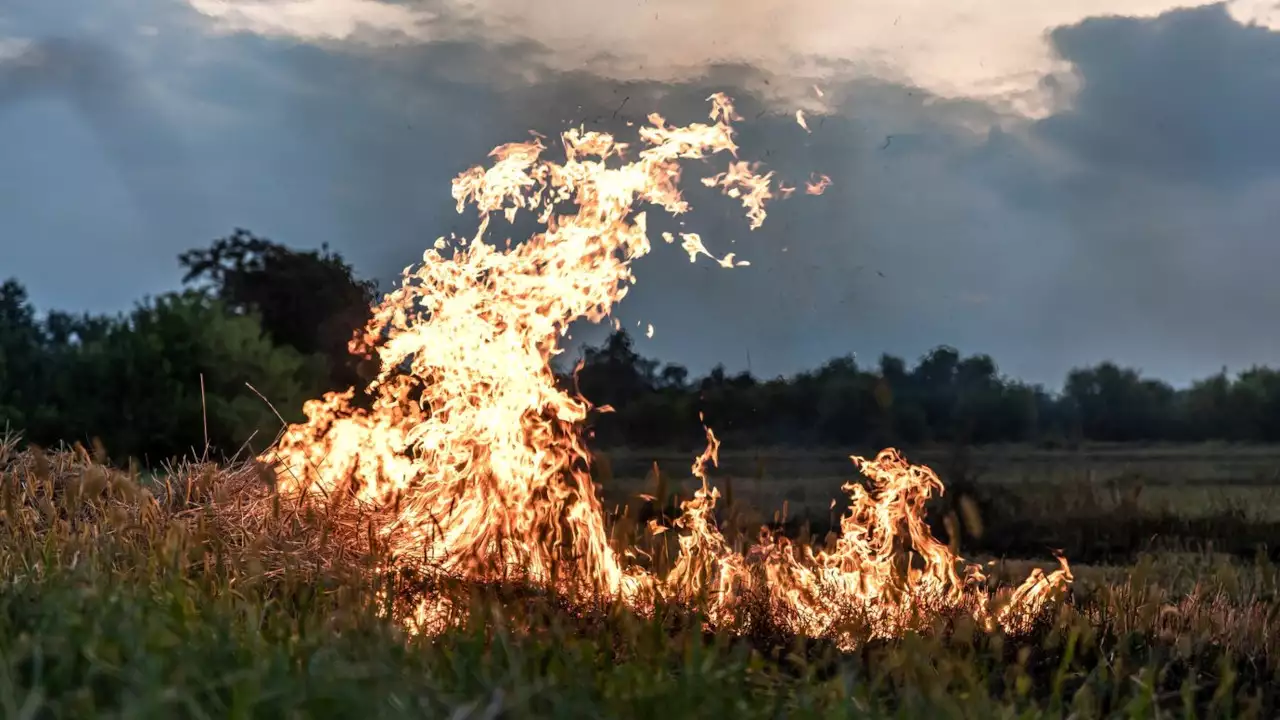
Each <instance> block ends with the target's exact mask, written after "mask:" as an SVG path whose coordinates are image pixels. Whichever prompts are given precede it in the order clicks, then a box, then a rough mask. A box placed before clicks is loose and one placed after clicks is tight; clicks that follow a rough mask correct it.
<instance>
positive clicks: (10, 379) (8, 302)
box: [0, 280, 49, 433]
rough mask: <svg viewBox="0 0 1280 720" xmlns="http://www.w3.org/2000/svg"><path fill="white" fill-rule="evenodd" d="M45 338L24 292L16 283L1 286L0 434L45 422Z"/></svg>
mask: <svg viewBox="0 0 1280 720" xmlns="http://www.w3.org/2000/svg"><path fill="white" fill-rule="evenodd" d="M45 345H46V341H45V336H44V333H43V331H42V328H41V326H40V323H39V322H38V321H37V320H36V314H35V309H34V308H33V307H32V306H31V303H30V301H29V300H28V298H27V290H26V288H25V287H23V286H22V284H21V283H19V282H18V281H17V280H6V281H5V282H4V283H3V284H0V433H2V432H4V430H5V428H6V427H8V428H13V429H18V430H24V431H28V432H29V431H30V430H29V429H30V428H32V426H33V425H36V424H40V423H43V422H45V421H47V419H48V414H49V410H48V408H47V406H46V404H45V403H46V398H45V393H46V389H47V388H46V385H45V383H46V380H47V378H46V373H47V370H48V367H47V365H46V363H45V362H44V360H45Z"/></svg>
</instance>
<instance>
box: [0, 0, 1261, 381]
mask: <svg viewBox="0 0 1280 720" xmlns="http://www.w3.org/2000/svg"><path fill="white" fill-rule="evenodd" d="M815 85H816V86H818V87H819V88H821V89H822V91H823V94H822V97H819V96H818V95H817V93H815V92H814V90H813V87H814V86H815ZM714 91H724V92H726V93H728V94H729V95H730V96H732V97H733V98H735V100H737V102H738V105H739V107H740V112H741V113H742V114H743V115H744V117H746V121H744V122H742V123H740V124H739V128H738V129H739V132H740V136H741V145H742V147H743V154H744V156H746V157H753V158H756V159H761V160H763V161H765V162H766V163H767V164H768V165H769V166H770V167H772V168H776V169H777V170H778V171H779V172H780V173H782V174H784V175H786V176H788V177H791V178H797V179H803V178H805V177H807V176H808V175H809V173H810V172H820V173H825V174H827V175H829V176H830V177H831V178H832V180H833V185H832V187H831V189H830V190H828V192H827V194H826V195H824V196H822V197H820V198H811V197H798V198H793V199H792V200H789V201H787V202H784V203H778V204H775V205H774V206H772V207H771V209H770V216H769V219H768V221H766V223H765V225H764V227H763V228H761V229H759V230H756V231H750V230H749V229H748V228H747V224H746V222H745V220H744V219H743V218H742V217H741V213H740V212H738V211H735V207H734V205H733V204H732V203H728V202H726V201H724V200H723V199H719V200H716V199H711V200H710V201H709V202H706V203H703V204H700V205H696V206H695V208H694V211H693V213H692V214H691V215H690V216H689V218H688V223H689V226H690V227H691V228H692V229H696V230H697V231H699V232H701V233H702V235H703V237H704V239H705V241H706V243H707V245H708V247H709V248H710V249H711V250H712V252H715V253H716V254H717V255H722V254H724V253H725V252H728V251H732V252H735V253H736V256H737V257H738V258H740V259H745V260H748V261H750V262H751V266H750V267H745V268H735V269H733V270H725V269H722V268H719V267H717V266H715V265H714V264H712V263H697V264H692V265H691V264H690V263H689V262H688V257H687V255H685V254H684V253H682V252H681V251H680V250H679V248H678V247H677V248H672V247H668V246H666V245H664V244H662V243H658V244H657V246H656V247H655V251H654V253H653V254H652V255H651V256H649V257H646V258H644V259H642V260H641V261H640V262H639V263H638V265H637V268H636V274H637V278H638V284H637V287H636V288H635V289H634V290H633V291H632V292H631V293H630V294H629V296H628V297H627V299H626V300H625V301H624V302H623V304H622V306H621V307H620V308H619V310H618V317H619V318H620V319H621V320H622V321H623V322H624V323H626V324H627V325H629V326H635V324H636V323H642V324H646V325H647V324H649V323H652V324H653V326H654V328H655V334H654V336H653V337H652V338H646V337H644V333H642V332H638V333H636V335H637V338H636V343H637V348H638V350H639V351H640V352H641V353H642V354H644V355H646V356H650V357H655V358H659V359H661V360H663V361H671V362H679V363H682V364H685V365H687V366H688V367H689V368H690V369H691V370H692V371H693V372H694V373H696V374H700V373H703V372H706V371H707V370H708V369H709V368H710V367H711V366H713V365H714V364H716V363H723V364H724V365H725V366H726V367H727V368H728V369H730V370H735V371H736V370H739V369H747V368H749V369H751V370H752V372H753V373H755V374H756V375H759V376H765V377H769V376H773V375H777V374H790V373H794V372H797V371H800V370H804V369H808V368H813V367H816V366H817V365H819V364H821V363H822V362H824V361H825V360H827V359H829V358H832V357H835V356H840V355H845V354H850V353H852V354H855V355H856V357H857V358H858V359H859V361H860V362H862V363H865V364H874V363H875V362H876V359H877V358H878V356H879V355H880V354H881V353H885V352H888V353H893V354H896V355H899V356H903V357H906V358H908V359H915V358H917V357H919V356H920V355H922V354H923V353H925V352H927V351H928V350H929V349H930V348H932V347H934V346H937V345H941V344H947V345H951V346H954V347H956V348H958V349H959V350H960V351H961V352H963V353H966V354H968V353H979V352H982V353H988V354H990V355H992V356H993V357H994V358H995V359H996V361H997V363H998V364H999V366H1000V368H1001V371H1002V372H1004V373H1006V374H1008V375H1010V376H1014V377H1018V378H1022V379H1025V380H1030V381H1033V382H1041V383H1045V384H1047V385H1049V386H1050V387H1059V386H1060V385H1061V382H1062V379H1063V377H1064V376H1065V374H1066V373H1067V371H1068V370H1069V369H1070V368H1072V367H1075V366H1080V365H1086V364H1093V363H1096V362H1099V361H1102V360H1114V361H1116V362H1119V363H1121V364H1124V365H1129V366H1134V367H1138V368H1141V369H1142V370H1143V371H1144V373H1145V374H1147V375H1149V376H1153V377H1159V378H1162V379H1165V380H1168V381H1171V382H1173V383H1175V384H1179V385H1182V384H1185V383H1186V382H1188V381H1189V380H1191V379H1193V378H1197V377H1202V376H1205V375H1208V374H1211V373H1214V372H1217V371H1218V370H1220V369H1222V368H1223V367H1226V368H1228V370H1230V371H1239V370H1242V369H1245V368H1247V367H1249V366H1250V365H1253V364H1271V365H1280V332H1278V331H1277V330H1276V328H1277V326H1276V323H1275V318H1277V317H1280V283H1277V282H1276V281H1275V278H1274V268H1277V267H1280V244H1278V243H1277V242H1275V241H1274V240H1273V238H1272V235H1273V228H1277V227H1280V222H1278V221H1280V133H1278V132H1277V131H1276V129H1275V128H1277V127H1280V3H1273V2H1262V1H1260V0H1249V1H1241V2H1228V3H1225V4H1209V3H1181V4H1178V3H1175V2H1172V1H1171V0H1116V1H1113V2H1102V0H1079V1H1077V2H1069V1H1068V0H1020V2H1017V3H1012V2H1010V3H993V2H977V1H976V0H946V1H943V0H863V1H861V2H849V1H848V0H812V1H811V2H805V3H796V2H791V1H790V0H701V1H699V2H691V1H690V0H617V1H615V2H611V1H608V0H544V1H543V2H540V3H530V2H520V1H518V0H465V1H463V0H41V2H29V3H20V2H16V0H7V1H0V278H3V277H16V278H18V279H19V280H21V281H22V282H23V283H24V284H25V285H26V286H27V288H28V289H29V291H30V294H31V297H32V300H33V302H34V303H35V304H36V305H37V307H38V308H41V309H52V308H57V309H63V310H71V311H80V310H88V311H94V312H111V313H114V312H119V311H124V310H127V309H128V308H130V307H131V306H132V305H133V304H134V303H135V302H137V301H138V300H139V299H141V298H143V297H144V296H147V295H156V294H159V293H163V292H166V291H169V290H173V289H176V288H177V287H178V285H179V281H180V279H181V272H180V268H179V266H178V264H177V256H178V254H179V253H181V252H182V251H184V250H187V249H191V248H196V247H205V246H207V245H208V244H209V243H210V242H212V241H213V240H214V239H215V238H218V237H222V236H225V235H228V234H230V232H231V231H232V230H233V229H234V228H237V227H243V228H247V229H249V230H251V231H253V232H255V233H256V234H259V235H262V236H265V237H268V238H271V239H273V240H276V241H278V242H282V243H285V244H287V245H291V246H296V247H302V248H312V247H318V246H320V245H321V244H322V243H327V244H328V245H329V246H330V247H332V248H333V249H335V250H337V251H339V252H341V253H342V254H343V255H344V256H345V257H346V258H347V259H348V260H349V261H351V262H352V263H353V264H354V265H355V267H356V269H357V271H358V272H359V273H360V274H362V275H364V276H366V277H375V278H378V279H379V280H380V281H381V282H382V286H383V287H384V288H389V287H390V286H391V283H392V282H393V281H394V280H395V278H396V277H397V276H398V275H399V273H400V271H401V269H402V268H404V267H405V266H407V265H410V264H411V263H413V262H415V261H416V260H418V259H419V258H420V257H421V254H422V251H423V250H424V249H425V248H427V247H428V246H429V245H430V244H431V243H432V242H433V241H434V239H435V238H436V237H438V236H440V235H444V234H448V233H450V232H458V233H468V234H469V232H468V231H469V230H470V229H471V228H472V227H473V219H472V218H471V216H469V215H468V216H459V215H458V214H457V213H456V212H455V209H454V205H453V201H452V199H451V197H450V194H449V192H450V190H449V182H450V180H451V179H452V177H454V176H455V175H456V174H457V173H459V172H461V171H463V170H465V169H466V168H468V167H469V166H472V165H475V164H479V163H483V162H484V161H485V155H486V153H487V152H488V150H489V149H490V148H492V147H493V146H496V145H499V144H502V143H505V142H509V141H515V140H522V139H524V138H526V137H527V132H528V131H529V130H537V131H540V132H542V133H545V134H554V133H556V132H558V131H560V130H563V129H566V128H568V127H570V126H572V125H578V124H585V125H586V126H587V127H589V128H593V129H595V128H599V129H605V130H611V131H619V132H625V131H626V130H627V127H626V123H627V122H628V121H631V122H638V121H642V120H643V118H644V117H645V116H646V115H647V114H648V113H649V112H652V111H658V112H661V113H662V114H663V115H664V116H666V117H667V118H669V119H670V120H671V121H672V122H677V123H683V122H689V121H695V120H700V119H702V118H704V117H705V113H706V109H707V105H706V103H705V99H706V97H707V96H708V95H709V94H710V93H711V92H714ZM797 109H803V110H805V112H806V113H807V114H808V117H809V125H810V127H811V128H812V130H813V132H812V133H807V132H805V131H804V130H803V129H801V128H800V127H798V125H797V124H796V122H795V119H794V114H795V111H796V110H797ZM577 336H578V338H579V340H583V339H585V340H595V339H598V338H599V333H593V332H591V331H590V330H586V329H584V330H581V331H579V332H577Z"/></svg>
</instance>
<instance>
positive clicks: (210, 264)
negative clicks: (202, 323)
mask: <svg viewBox="0 0 1280 720" xmlns="http://www.w3.org/2000/svg"><path fill="white" fill-rule="evenodd" d="M178 262H179V263H180V264H181V265H182V267H183V268H184V270H185V271H186V274H185V276H184V277H183V282H184V283H192V284H199V285H201V286H202V287H203V288H204V289H206V290H207V291H209V292H210V293H211V294H212V295H213V296H214V297H216V298H218V299H219V300H221V301H222V302H223V303H225V304H226V306H227V307H228V308H229V309H231V310H232V311H233V312H235V313H237V314H245V313H249V312H257V313H258V314H259V316H260V317H261V320H262V327H263V329H264V330H266V332H267V334H268V335H270V336H271V338H272V339H273V340H274V341H275V342H276V343H278V344H281V345H285V346H288V347H291V348H293V349H294V350H297V351H298V352H300V353H302V354H303V355H317V356H319V357H321V358H322V359H323V361H324V363H325V364H326V367H327V370H328V386H327V387H326V389H330V390H345V389H347V388H349V387H352V386H358V385H360V384H361V383H360V374H359V368H358V362H357V360H356V359H354V358H352V355H351V353H350V352H349V351H348V343H349V341H350V340H351V339H352V335H353V333H354V332H355V331H356V330H359V329H361V328H363V327H364V326H365V324H366V323H367V322H368V320H369V317H370V307H371V305H372V303H373V301H374V299H375V297H376V285H375V283H373V282H372V281H368V280H361V279H359V278H357V277H356V276H355V272H354V270H353V269H352V267H351V266H350V265H349V264H347V262H346V261H345V260H343V258H342V256H341V255H339V254H337V253H334V252H330V251H329V248H328V246H322V247H321V248H320V250H319V251H315V250H312V251H300V250H294V249H291V248H287V247H285V246H283V245H280V244H278V243H275V242H272V241H270V240H267V239H265V238H261V237H258V236H256V235H254V234H252V233H250V232H249V231H247V230H243V229H238V228H237V229H236V230H235V231H234V232H233V233H232V234H231V236H229V237H225V238H221V239H219V240H216V241H214V243H213V244H212V245H211V246H210V247H208V248H206V249H198V250H190V251H188V252H185V253H183V254H182V255H181V256H180V257H179V258H178Z"/></svg>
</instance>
